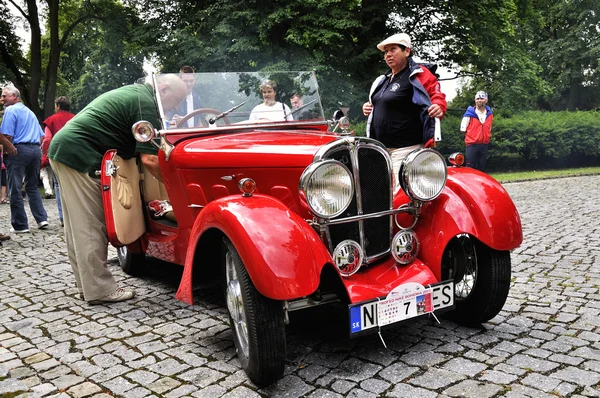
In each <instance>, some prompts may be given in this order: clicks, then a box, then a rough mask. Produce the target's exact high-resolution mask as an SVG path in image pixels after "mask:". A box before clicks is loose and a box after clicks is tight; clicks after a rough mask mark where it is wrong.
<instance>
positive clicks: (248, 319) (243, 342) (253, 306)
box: [223, 239, 286, 387]
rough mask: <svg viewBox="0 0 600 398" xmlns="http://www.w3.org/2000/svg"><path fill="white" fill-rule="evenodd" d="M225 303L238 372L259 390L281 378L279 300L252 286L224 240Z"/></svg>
mask: <svg viewBox="0 0 600 398" xmlns="http://www.w3.org/2000/svg"><path fill="white" fill-rule="evenodd" d="M223 249H224V250H223V261H224V268H225V300H226V302H227V310H228V312H229V320H230V322H231V323H230V324H231V330H232V331H233V338H234V342H235V348H236V351H237V354H238V358H239V360H240V363H241V365H242V369H244V372H246V374H247V375H248V377H249V378H250V380H252V382H253V383H254V384H256V385H257V386H259V387H262V386H265V385H268V384H271V383H273V382H274V381H276V380H278V379H279V378H281V376H282V375H283V371H284V368H285V352H286V347H285V324H284V319H283V306H282V303H281V302H280V301H276V300H271V299H269V298H267V297H265V296H263V295H261V294H260V293H259V292H258V290H256V288H255V287H254V284H253V283H252V280H251V279H250V276H249V275H248V272H247V271H246V267H245V266H244V263H243V262H242V259H241V258H240V256H239V254H238V252H237V250H236V249H235V247H233V244H232V243H231V241H229V240H227V239H226V240H225V241H224V245H223Z"/></svg>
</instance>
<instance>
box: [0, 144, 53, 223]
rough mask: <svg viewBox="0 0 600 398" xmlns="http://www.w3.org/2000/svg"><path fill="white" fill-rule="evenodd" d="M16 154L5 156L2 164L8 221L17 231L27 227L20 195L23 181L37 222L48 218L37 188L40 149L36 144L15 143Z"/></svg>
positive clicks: (30, 207)
mask: <svg viewBox="0 0 600 398" xmlns="http://www.w3.org/2000/svg"><path fill="white" fill-rule="evenodd" d="M15 147H16V148H17V154H16V155H14V156H5V157H4V165H5V166H6V174H7V177H8V185H7V188H8V196H9V197H10V223H11V224H12V226H13V228H14V229H15V230H17V231H19V230H24V229H29V223H28V221H27V213H26V212H25V205H24V203H23V195H21V185H22V184H23V182H25V191H26V192H27V196H28V197H29V209H30V210H31V214H33V217H34V218H35V221H37V222H38V223H40V222H42V221H47V220H48V215H47V214H46V210H45V209H44V205H43V203H42V196H41V195H40V190H39V189H38V183H39V181H40V161H41V159H42V151H41V149H40V146H39V145H36V144H16V145H15Z"/></svg>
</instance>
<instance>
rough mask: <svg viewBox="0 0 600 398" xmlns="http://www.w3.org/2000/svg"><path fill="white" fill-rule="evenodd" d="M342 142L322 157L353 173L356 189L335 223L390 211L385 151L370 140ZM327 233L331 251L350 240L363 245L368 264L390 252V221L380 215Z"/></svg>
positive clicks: (345, 224)
mask: <svg viewBox="0 0 600 398" xmlns="http://www.w3.org/2000/svg"><path fill="white" fill-rule="evenodd" d="M341 141H342V142H341V143H339V145H337V146H333V147H331V148H329V149H328V150H327V152H326V153H325V154H324V156H323V157H324V158H326V159H334V160H337V161H339V162H341V163H343V164H345V165H346V166H347V167H348V169H350V171H351V172H352V175H353V177H354V183H355V187H356V189H355V193H354V198H353V199H352V203H351V204H350V206H349V207H348V209H347V210H346V211H345V212H344V214H342V215H340V216H339V217H337V218H335V219H334V220H337V219H342V218H346V217H352V216H360V215H368V214H372V213H377V212H381V211H385V210H389V209H391V207H392V191H391V170H390V166H391V165H390V163H389V160H388V159H389V157H388V156H387V152H386V150H385V149H384V148H382V147H381V146H380V145H379V143H377V142H375V141H372V140H369V139H364V138H362V139H361V138H348V139H346V140H341ZM327 233H328V238H329V243H330V246H331V250H333V249H334V248H335V247H336V246H337V245H338V243H340V242H342V241H344V240H346V239H352V240H354V241H356V242H358V243H359V244H360V245H361V246H362V248H363V250H364V252H365V256H366V259H367V262H371V261H374V260H376V259H377V258H379V257H381V256H382V255H384V254H387V253H388V252H389V251H390V241H391V234H392V218H391V216H383V217H377V218H369V219H362V220H359V221H351V222H347V223H343V224H336V225H329V226H328V231H327Z"/></svg>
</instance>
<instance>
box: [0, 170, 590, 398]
mask: <svg viewBox="0 0 600 398" xmlns="http://www.w3.org/2000/svg"><path fill="white" fill-rule="evenodd" d="M506 188H507V190H508V191H509V193H510V194H511V195H512V197H513V199H514V200H515V203H516V204H517V207H518V208H519V211H520V213H521V216H522V220H523V226H524V236H525V241H524V243H523V245H522V246H521V247H520V248H518V249H517V250H515V251H514V253H513V255H512V261H513V284H512V288H511V291H510V296H509V298H508V301H507V303H506V305H505V307H504V309H503V311H502V312H501V313H500V315H499V316H497V317H496V318H494V319H493V320H492V321H491V322H489V323H487V324H485V325H484V326H483V327H482V328H465V327H461V326H458V325H456V324H455V323H452V322H451V321H448V320H442V324H441V325H437V324H435V323H434V322H433V321H431V320H427V319H425V320H419V321H415V322H412V323H410V324H407V325H400V326H398V327H396V328H393V329H391V330H387V331H384V332H383V338H384V339H385V341H386V343H387V346H388V348H387V349H386V348H384V347H383V345H382V343H381V341H380V340H379V337H378V336H377V335H374V336H368V337H364V338H359V339H353V340H350V339H348V338H347V337H346V335H345V330H346V325H345V324H342V325H340V322H339V321H340V320H342V323H343V317H340V316H339V311H338V312H336V311H334V310H332V309H331V308H330V309H324V310H320V311H316V312H310V315H303V314H293V317H292V324H291V325H290V327H289V328H288V355H287V366H286V372H285V376H284V378H283V379H282V380H280V381H279V382H277V383H275V384H274V385H271V386H269V387H267V388H263V389H257V388H256V387H255V386H254V385H253V384H252V383H250V382H249V381H248V379H247V378H246V376H245V374H244V373H243V372H242V370H241V368H240V366H239V363H238V361H237V358H236V356H235V350H234V348H233V343H232V335H231V332H230V331H229V328H228V320H227V316H226V312H225V309H224V302H223V299H222V297H221V294H220V291H219V289H217V288H214V287H213V288H206V289H203V290H202V291H201V292H202V293H201V294H200V295H199V300H198V304H197V305H196V306H194V307H188V306H186V305H184V304H182V303H180V302H178V301H177V300H175V298H174V295H175V291H176V288H177V282H178V278H179V277H180V276H181V271H180V268H179V267H173V266H170V265H166V264H163V263H150V264H149V269H148V272H147V274H146V275H145V276H144V277H142V278H130V277H128V276H126V275H124V274H123V273H122V272H121V270H120V268H119V267H118V265H117V263H116V253H115V251H114V250H112V249H111V251H110V254H109V258H111V268H112V270H113V272H114V273H115V275H116V277H117V278H118V279H119V280H120V282H121V283H122V284H126V285H129V286H133V287H135V288H136V290H137V292H138V296H137V297H136V298H135V299H134V300H131V301H129V302H125V303H119V304H113V305H110V306H90V305H88V304H86V303H84V302H82V301H81V300H80V299H79V297H78V294H77V289H76V288H75V284H74V279H73V276H72V274H71V270H70V266H69V265H68V263H67V258H66V255H65V242H64V238H63V234H62V232H61V230H60V228H59V227H58V225H57V224H58V222H57V213H56V206H55V203H54V201H52V200H45V201H44V204H45V205H46V207H47V209H48V211H49V214H50V215H51V218H50V221H51V223H52V225H51V228H50V229H49V230H46V231H40V230H37V229H32V233H31V234H26V235H13V236H12V240H10V241H8V242H4V243H3V245H2V246H1V247H0V262H1V266H0V285H1V288H0V396H1V397H14V396H22V397H38V396H47V397H98V398H99V397H108V396H123V397H146V396H157V397H163V396H164V397H173V398H175V397H181V396H192V397H217V396H224V397H244V398H250V397H261V396H276V397H277V396H282V397H290V398H293V397H311V398H313V397H342V396H351V397H377V396H386V397H411V398H412V397H436V396H442V397H458V396H461V397H473V398H486V397H493V396H505V397H557V396H564V397H599V396H600V317H599V316H598V315H599V312H600V303H599V300H598V298H599V286H600V275H599V268H600V267H599V266H600V222H599V220H600V200H598V198H600V176H592V177H579V178H564V179H556V180H545V181H534V182H523V183H512V184H507V185H506ZM8 217H9V207H8V206H7V205H0V220H2V223H1V227H2V230H0V231H1V232H4V233H7V232H8V231H7V230H8V228H9V225H8V221H7V220H8V219H9V218H8ZM30 220H31V218H30Z"/></svg>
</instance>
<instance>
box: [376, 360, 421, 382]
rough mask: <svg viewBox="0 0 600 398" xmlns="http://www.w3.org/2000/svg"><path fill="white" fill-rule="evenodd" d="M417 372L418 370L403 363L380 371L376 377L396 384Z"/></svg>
mask: <svg viewBox="0 0 600 398" xmlns="http://www.w3.org/2000/svg"><path fill="white" fill-rule="evenodd" d="M418 371H419V368H417V367H415V366H408V365H406V364H404V363H395V364H394V365H392V366H389V367H387V368H385V369H383V370H381V371H380V372H379V373H378V375H379V377H381V378H383V379H385V380H387V381H389V382H391V383H392V384H398V383H401V382H402V381H403V380H404V379H406V378H408V377H410V376H412V375H413V374H415V373H416V372H418Z"/></svg>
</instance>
